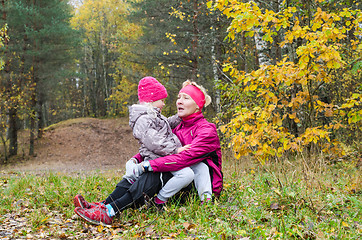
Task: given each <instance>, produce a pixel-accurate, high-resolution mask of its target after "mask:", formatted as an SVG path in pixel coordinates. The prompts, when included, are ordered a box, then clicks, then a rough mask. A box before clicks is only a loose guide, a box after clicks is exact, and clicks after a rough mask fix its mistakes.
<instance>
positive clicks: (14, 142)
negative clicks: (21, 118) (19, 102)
mask: <svg viewBox="0 0 362 240" xmlns="http://www.w3.org/2000/svg"><path fill="white" fill-rule="evenodd" d="M17 112H18V111H17V109H16V108H15V107H11V108H10V109H9V156H16V155H17V154H18V126H17V120H18V117H17Z"/></svg>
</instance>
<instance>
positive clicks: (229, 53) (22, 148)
mask: <svg viewBox="0 0 362 240" xmlns="http://www.w3.org/2000/svg"><path fill="white" fill-rule="evenodd" d="M0 10H1V15H0V139H1V141H0V142H1V143H0V162H1V165H0V189H1V191H0V237H1V238H2V239H22V238H27V239H123V238H124V239H151V238H152V239H242V240H250V239H361V238H362V223H361V219H362V217H361V215H362V212H361V209H362V201H361V195H362V191H361V189H362V182H361V166H362V160H361V155H362V154H361V128H362V126H361V124H362V107H361V98H362V81H361V80H362V79H361V78H362V73H361V70H362V43H361V40H362V13H361V3H360V1H357V0H338V1H337V0H301V1H297V0H272V1H263V0H255V1H236V0H220V1H200V0H182V1H180V0H178V1H176V0H167V1H166V0H69V1H67V0H0ZM147 75H151V76H154V77H156V78H157V79H158V80H160V81H161V82H162V83H163V84H164V85H165V86H166V88H167V90H168V92H169V97H168V99H167V101H166V107H165V108H164V110H163V113H164V115H166V116H168V115H170V114H174V113H175V112H176V109H175V100H176V96H177V93H178V91H179V89H180V87H181V85H182V82H184V81H185V80H186V79H191V80H194V81H196V82H198V83H200V84H202V85H204V86H205V87H206V88H207V89H208V92H209V94H210V95H211V96H212V99H213V102H212V105H211V106H209V107H207V108H206V109H205V112H204V115H205V116H206V117H207V119H208V120H210V121H211V122H214V123H216V125H217V127H218V130H219V136H220V138H221V140H222V147H223V166H222V167H223V174H224V189H223V192H222V194H221V196H220V198H218V199H214V201H213V204H209V205H206V206H205V205H201V204H200V201H199V199H198V197H197V194H194V195H192V194H191V195H190V197H189V198H188V199H187V200H186V203H180V202H179V201H177V200H176V201H170V204H168V206H167V210H166V211H165V212H164V213H159V212H157V211H153V210H152V208H147V207H146V208H142V209H136V210H133V209H127V210H125V211H124V212H122V214H120V215H119V216H117V217H116V218H115V219H114V222H113V225H112V227H110V228H106V227H103V226H93V225H90V224H87V223H85V222H84V221H81V220H80V219H79V218H77V216H76V215H75V214H74V206H73V203H72V199H73V197H74V195H75V194H77V193H81V194H82V195H83V196H84V197H85V198H86V199H87V200H89V201H99V200H101V199H105V198H106V197H107V196H108V194H109V193H110V192H111V191H113V189H114V186H115V185H116V184H117V182H119V180H120V178H121V177H122V176H123V174H124V168H123V166H124V162H125V161H126V160H127V159H129V156H132V154H134V153H135V151H136V149H137V143H132V141H135V140H134V139H133V138H132V136H131V134H132V133H131V130H130V129H129V126H128V125H127V119H128V113H127V106H128V105H130V104H134V103H136V102H137V92H136V89H137V83H138V81H139V80H140V79H141V78H142V77H144V76H147ZM25 134H26V135H27V137H24V135H25ZM24 141H27V142H25V143H24ZM124 141H125V142H126V143H127V144H124ZM130 146H131V147H130ZM37 151H38V152H37ZM71 153H73V155H72V154H71ZM51 159H53V161H51ZM34 161H37V162H39V164H42V163H44V162H47V161H49V162H51V163H50V164H51V166H54V167H56V168H54V169H56V170H54V171H48V172H46V171H44V169H46V168H44V167H43V168H40V167H39V165H36V164H35V165H33V163H34ZM12 163H15V164H16V163H17V164H16V165H17V166H22V167H27V166H29V165H28V164H30V167H31V169H32V170H37V171H30V172H29V171H19V170H17V169H16V168H15V167H14V166H15V165H12ZM112 164H113V165H112ZM34 166H35V167H34ZM42 166H44V165H42ZM48 166H49V165H48ZM7 167H8V168H7ZM102 167H103V168H102ZM106 167H107V171H106V170H105V168H106ZM4 169H5V170H4ZM23 169H24V168H23ZM61 169H65V171H64V172H62V171H61ZM69 169H71V170H72V171H70V170H69ZM109 169H111V170H109ZM68 170H69V171H68ZM82 170H83V171H82Z"/></svg>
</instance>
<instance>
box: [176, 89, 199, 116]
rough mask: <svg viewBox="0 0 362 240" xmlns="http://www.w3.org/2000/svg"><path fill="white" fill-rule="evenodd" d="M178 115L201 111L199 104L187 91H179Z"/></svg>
mask: <svg viewBox="0 0 362 240" xmlns="http://www.w3.org/2000/svg"><path fill="white" fill-rule="evenodd" d="M176 107H177V115H178V116H179V117H181V118H183V117H187V116H190V115H191V114H193V113H196V112H198V111H199V106H197V104H196V103H195V101H194V100H193V99H192V98H191V97H190V96H189V95H188V94H186V93H179V94H178V97H177V101H176Z"/></svg>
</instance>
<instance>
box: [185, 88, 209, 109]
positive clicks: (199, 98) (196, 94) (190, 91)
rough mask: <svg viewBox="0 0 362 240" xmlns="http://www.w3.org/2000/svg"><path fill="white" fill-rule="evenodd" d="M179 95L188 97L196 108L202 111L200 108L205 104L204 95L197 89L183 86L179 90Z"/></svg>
mask: <svg viewBox="0 0 362 240" xmlns="http://www.w3.org/2000/svg"><path fill="white" fill-rule="evenodd" d="M179 93H186V94H187V95H189V96H190V97H191V98H192V99H193V100H194V101H195V103H196V104H197V106H199V108H200V110H201V109H202V107H203V106H204V104H205V95H204V93H203V92H202V91H201V90H200V89H199V88H198V87H195V86H194V85H187V86H185V87H184V88H182V89H181V90H180V92H179Z"/></svg>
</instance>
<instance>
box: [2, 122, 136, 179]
mask: <svg viewBox="0 0 362 240" xmlns="http://www.w3.org/2000/svg"><path fill="white" fill-rule="evenodd" d="M28 136H29V134H28V133H22V134H20V136H19V151H18V154H19V156H17V157H16V158H12V159H11V160H10V161H9V162H8V163H7V164H5V165H0V171H1V172H2V173H3V174H4V173H6V172H18V171H21V172H31V173H39V172H44V171H52V172H67V173H69V172H86V171H105V170H115V169H123V168H124V164H125V162H126V161H127V160H128V159H130V157H132V156H133V155H135V154H136V153H137V152H138V147H139V145H138V142H137V141H136V140H135V139H134V137H133V135H132V130H131V128H130V127H129V125H128V118H121V119H120V118H118V119H95V118H79V119H72V120H68V121H64V122H60V123H58V124H55V125H52V126H50V127H48V128H46V129H45V131H44V134H43V137H42V138H41V139H38V140H36V143H35V156H34V157H29V156H27V155H28V154H27V153H28V151H29V149H28V142H29V138H28Z"/></svg>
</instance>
